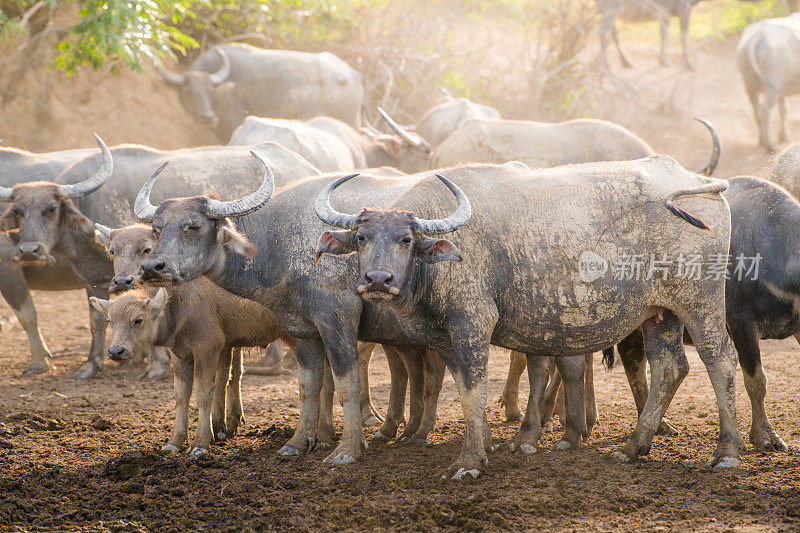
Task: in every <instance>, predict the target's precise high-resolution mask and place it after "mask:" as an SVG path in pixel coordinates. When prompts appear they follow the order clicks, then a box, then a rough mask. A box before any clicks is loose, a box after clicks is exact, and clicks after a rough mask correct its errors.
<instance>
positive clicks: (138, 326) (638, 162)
mask: <svg viewBox="0 0 800 533" xmlns="http://www.w3.org/2000/svg"><path fill="white" fill-rule="evenodd" d="M661 3H663V4H664V6H665V7H663V9H667V10H671V11H674V12H677V13H679V14H681V17H682V20H684V19H685V20H687V21H688V13H689V10H690V8H691V6H692V5H694V3H696V2H688V1H687V2H677V1H676V2H672V3H670V2H661ZM661 3H659V2H654V3H653V4H654V5H656V6H659V5H660V4H661ZM606 4H607V5H606V8H607V11H608V13H606V14H605V18H604V23H603V24H604V26H603V28H604V31H603V40H604V41H603V42H604V45H605V44H607V42H608V39H610V38H611V37H613V38H614V39H616V32H615V31H613V20H614V18H616V17H617V16H622V15H624V13H625V9H627V7H625V6H627V4H625V3H624V2H606ZM684 4H685V5H684ZM601 5H602V3H601ZM659 9H661V8H659ZM796 17H800V15H795V16H790V17H787V18H783V19H771V20H764V21H760V22H757V23H755V24H753V25H751V26H750V27H749V28H748V29H747V30H746V31H745V32H744V34H743V35H742V38H741V43H740V45H739V52H738V53H739V66H740V69H741V71H742V76H743V78H744V83H745V87H746V88H747V92H748V94H749V95H750V98H751V101H752V102H753V108H754V111H755V115H756V119H757V121H758V123H759V129H760V141H759V143H760V144H761V145H763V146H764V147H766V148H768V149H770V150H771V149H773V148H774V142H773V139H772V136H771V135H770V133H769V128H768V125H769V116H770V111H771V109H772V107H774V106H775V105H776V104H777V105H778V106H779V110H780V111H781V118H782V127H781V131H780V140H782V141H783V140H785V138H786V131H785V114H786V106H785V96H786V95H787V94H791V93H793V92H797V91H800V81H799V80H800V69H798V62H797V60H796V56H797V55H798V52H800V18H796ZM663 20H666V19H663ZM604 47H605V46H604ZM620 53H621V52H620ZM664 57H665V56H664V55H663V54H662V59H663V58H664ZM685 58H686V62H687V64H688V63H689V58H688V56H685ZM623 59H624V56H623ZM604 61H605V60H604ZM159 72H160V73H161V75H162V77H163V78H164V80H165V81H166V82H167V83H169V84H170V85H173V86H175V87H177V88H178V90H179V91H180V98H181V102H182V103H183V104H184V106H185V108H186V110H187V111H188V112H189V113H191V114H192V115H193V116H194V117H195V118H196V119H197V121H198V123H199V124H200V125H201V127H212V128H214V130H215V131H216V133H217V134H218V135H219V136H220V138H221V139H224V140H225V141H227V145H226V146H207V147H198V148H185V149H181V150H174V151H160V150H156V149H153V148H149V147H146V146H137V145H120V146H115V147H111V148H108V147H106V145H105V143H104V142H103V141H102V140H101V139H100V138H99V137H97V136H95V137H96V140H97V143H98V145H99V147H100V153H97V152H96V151H94V150H67V151H61V152H51V153H43V154H35V153H31V152H26V151H24V150H20V149H16V148H0V202H4V203H5V207H4V208H3V214H2V216H1V217H0V230H2V232H3V233H2V234H0V292H2V294H3V297H4V298H5V300H6V301H7V302H8V304H9V305H10V307H11V308H12V310H13V311H14V313H15V314H16V316H17V318H18V319H19V322H20V324H21V325H22V327H23V328H24V329H25V331H26V333H27V334H28V339H29V345H30V352H31V361H30V364H29V366H28V367H27V369H26V370H25V372H26V373H29V374H36V373H40V372H45V371H47V370H48V368H49V366H50V363H49V359H50V357H51V354H50V351H49V349H48V347H47V344H46V343H45V341H44V339H43V338H42V336H41V334H40V333H39V328H38V324H37V317H36V311H35V309H34V306H33V301H32V299H31V297H30V293H29V290H30V289H36V290H66V289H76V288H85V289H86V291H87V295H88V297H89V301H90V314H91V320H92V347H91V349H90V353H89V357H88V360H87V362H86V364H85V365H84V366H83V367H82V368H81V369H80V370H79V371H78V372H77V374H76V376H75V377H76V378H79V379H88V378H92V377H93V376H95V375H96V374H97V373H98V372H100V371H102V369H103V366H104V361H105V359H107V358H110V359H112V360H114V361H120V360H126V359H133V358H139V359H142V358H144V359H147V360H148V365H149V367H148V371H147V372H146V374H145V375H146V376H147V377H149V378H153V379H155V378H160V377H162V376H163V375H164V374H165V372H167V371H168V368H169V366H170V365H171V367H172V371H173V373H174V385H175V396H176V402H177V405H176V417H175V425H174V431H173V433H172V436H171V438H170V439H169V441H168V442H167V444H166V445H164V447H163V450H164V451H165V453H167V452H171V453H177V452H180V451H181V450H182V449H183V450H185V451H186V452H187V453H189V454H191V455H203V454H206V453H209V452H210V451H212V452H213V447H212V445H213V443H214V441H216V440H221V439H226V438H231V437H233V436H234V435H235V434H236V433H237V430H238V428H239V425H240V424H241V423H242V422H243V421H244V409H245V408H246V406H243V404H242V398H241V393H240V381H241V376H242V373H243V369H242V351H241V350H242V348H246V347H266V346H267V345H269V344H270V343H272V342H275V341H279V340H281V341H283V342H284V343H285V344H286V345H288V346H289V347H290V349H291V350H292V351H293V352H294V353H295V355H296V358H297V362H298V379H299V387H300V398H301V402H302V405H301V409H300V416H299V420H298V421H297V426H296V430H295V433H294V435H293V436H292V438H291V439H290V440H289V441H288V442H287V443H286V444H285V445H284V446H283V447H282V448H281V449H280V450H279V451H278V453H280V454H282V455H297V454H302V453H305V452H308V451H310V450H311V449H313V448H315V447H322V446H328V445H330V446H332V445H333V444H334V443H333V435H334V430H333V417H332V408H333V399H334V390H336V392H337V393H338V400H339V402H340V403H341V405H342V407H343V411H344V424H343V429H342V434H341V439H340V440H339V443H338V445H337V446H336V447H335V448H333V447H332V451H331V452H330V453H329V454H328V455H327V457H326V458H325V461H328V462H330V463H332V464H343V463H350V462H353V461H356V460H368V459H363V458H361V459H360V456H361V455H362V451H363V449H364V448H365V447H366V441H365V439H364V433H363V430H362V425H363V424H365V423H374V424H380V423H382V426H381V427H380V429H379V430H378V432H377V433H376V434H375V437H374V438H376V439H394V438H397V439H398V441H401V442H407V441H412V442H414V441H416V442H419V441H424V440H425V439H426V438H427V437H428V434H429V432H430V431H431V430H432V429H433V427H434V426H435V423H436V409H437V400H438V396H439V391H440V389H441V386H442V380H443V377H444V373H445V372H444V370H445V368H447V369H448V370H449V371H450V373H451V375H452V377H453V379H454V381H455V384H456V387H457V389H458V393H459V396H460V399H461V405H462V407H463V413H464V418H465V421H466V426H465V433H464V443H463V448H462V451H461V453H460V454H459V456H458V457H457V458H455V460H454V462H453V464H452V465H451V466H450V468H449V469H447V470H446V475H447V476H449V477H452V478H453V479H460V478H462V477H464V476H470V475H471V476H477V475H479V473H480V472H481V471H482V470H484V469H485V468H486V467H487V465H488V457H489V456H488V455H487V452H488V451H490V450H493V449H494V445H493V440H492V435H491V431H490V428H489V425H488V422H487V418H486V413H485V410H486V404H487V374H488V364H489V349H490V346H497V347H501V348H506V349H508V350H511V361H512V364H511V368H510V371H509V378H508V383H507V385H506V391H505V392H504V394H503V403H504V405H505V407H506V416H507V417H508V418H509V419H510V420H517V419H519V418H521V417H522V413H520V411H519V409H518V407H517V395H518V382H519V378H520V375H521V373H522V371H523V370H524V368H525V367H526V365H527V367H528V372H529V377H530V385H531V386H530V396H529V398H528V404H527V409H526V412H525V414H524V420H523V421H522V423H521V427H520V429H519V432H518V433H517V435H516V436H515V437H514V438H513V440H512V441H511V443H510V445H509V448H510V450H511V451H512V452H518V453H526V454H528V453H536V452H537V451H538V449H539V446H540V441H541V436H542V431H543V427H552V424H548V422H549V421H550V420H552V411H553V404H554V403H555V398H556V395H557V394H558V393H559V387H560V386H563V397H564V399H565V410H564V413H563V414H562V417H561V418H562V423H563V425H564V428H565V432H564V436H563V438H562V439H561V441H560V442H559V444H558V446H557V448H558V449H569V448H574V447H577V446H578V445H579V444H580V442H581V441H582V440H585V439H586V438H588V436H589V435H590V433H591V431H592V426H593V425H594V424H595V422H596V421H597V409H596V406H595V403H594V392H593V382H592V373H591V360H592V357H591V354H592V353H594V352H596V351H603V352H604V360H605V362H606V363H607V364H608V365H611V364H613V361H614V359H615V358H616V355H617V354H618V355H619V358H620V360H621V361H622V363H623V364H624V365H625V370H626V373H627V376H628V378H629V381H630V385H631V390H632V392H633V397H634V401H635V403H636V406H637V409H638V411H639V420H638V423H637V425H636V428H635V430H634V431H633V433H632V434H631V436H630V438H629V439H628V440H627V442H626V443H625V444H624V445H623V446H621V447H620V448H619V449H618V450H617V451H615V452H614V453H613V454H612V457H613V458H614V459H615V460H617V461H619V462H630V461H634V460H636V459H637V458H638V457H640V456H642V455H646V454H647V453H648V452H649V450H650V446H651V442H652V440H653V437H654V435H655V434H656V433H657V432H669V431H673V430H674V428H673V427H672V426H671V425H670V424H669V423H668V422H667V421H666V420H665V419H664V418H663V415H664V412H665V411H666V409H667V407H668V406H669V404H670V401H671V400H672V398H673V396H674V394H675V392H676V390H677V388H678V386H679V385H680V383H681V380H682V379H683V377H684V376H685V375H686V373H687V369H688V365H687V360H686V355H685V353H684V343H685V342H686V343H692V344H693V345H694V346H695V347H696V349H697V352H698V354H699V355H700V358H701V359H702V361H703V363H704V365H705V368H706V370H707V372H708V375H709V377H710V380H711V383H712V385H713V388H714V392H715V395H716V399H717V404H718V408H719V417H720V420H719V435H718V444H717V447H716V450H715V452H714V454H713V455H712V457H711V458H710V460H709V465H710V466H715V467H719V468H729V467H736V466H738V465H739V464H740V453H741V451H742V449H743V448H744V446H745V443H744V440H743V438H742V437H741V436H740V434H739V431H738V429H737V419H736V417H737V414H736V408H735V392H734V371H735V369H736V366H737V363H741V366H742V372H743V375H744V383H745V386H746V389H747V392H748V395H749V397H750V401H751V404H752V408H753V418H752V425H751V431H750V434H749V440H750V443H751V444H752V446H754V447H755V448H756V449H758V450H764V451H781V450H784V451H785V450H786V444H785V443H784V442H783V440H782V439H781V437H780V436H779V435H778V433H777V432H776V430H775V429H774V427H773V426H772V424H771V422H770V421H769V418H768V416H767V413H766V410H765V409H764V396H765V394H766V376H765V374H764V370H763V368H762V365H761V354H760V351H759V340H760V339H765V338H786V337H789V336H792V335H794V336H798V339H799V340H800V307H798V306H797V305H796V302H797V301H800V270H798V268H797V264H798V259H800V257H798V255H797V254H798V253H800V252H798V250H800V229H798V228H800V203H798V202H797V200H796V199H795V198H794V197H793V196H792V194H796V193H797V190H798V188H800V178H795V177H794V176H795V175H800V157H798V156H797V155H796V154H797V153H800V149H797V148H795V149H790V150H789V151H787V152H786V154H785V155H784V156H783V157H782V158H780V159H779V160H778V164H777V165H776V168H775V170H774V172H773V177H774V178H773V179H783V181H784V183H785V184H786V185H787V187H789V189H790V190H789V191H788V192H787V190H785V189H783V188H782V187H780V186H778V185H775V184H774V183H771V182H769V181H766V180H762V179H759V178H753V177H738V178H731V179H730V180H721V179H715V178H711V177H709V176H710V175H711V173H712V172H713V171H714V168H715V167H716V165H717V161H718V159H719V157H720V143H719V138H718V136H717V133H716V131H715V130H714V128H713V126H712V125H711V124H710V123H709V122H708V121H706V120H704V119H699V120H700V121H701V122H702V123H703V124H704V125H705V126H706V127H707V128H708V129H709V130H710V132H711V137H712V143H711V150H710V156H709V158H708V161H707V162H706V163H705V165H704V166H703V168H701V169H699V170H697V171H696V172H691V171H687V170H686V169H684V168H683V167H682V166H681V164H679V163H678V162H677V161H675V160H674V159H672V158H671V157H669V156H667V155H658V154H656V153H655V151H654V150H653V149H652V148H651V147H650V146H649V145H648V144H647V143H646V142H645V141H644V140H643V139H641V138H639V137H638V136H637V135H635V134H634V133H632V132H631V131H629V130H627V129H625V128H624V127H622V126H620V125H617V124H614V123H611V122H606V121H600V120H588V119H586V120H575V121H570V122H564V123H558V124H546V123H541V122H531V121H523V120H506V119H503V118H502V117H501V116H500V113H499V112H498V111H497V110H495V109H493V108H491V107H488V106H485V105H479V104H476V103H474V102H471V101H469V100H467V99H465V98H453V97H451V96H448V97H447V98H446V99H445V100H444V101H442V102H441V103H439V104H438V105H436V106H435V107H433V108H432V109H430V110H429V111H428V112H426V113H425V114H424V115H422V116H421V117H420V118H419V120H418V121H417V122H416V123H415V124H414V125H401V124H399V123H398V122H396V121H395V120H393V119H392V117H391V116H389V115H388V114H387V113H386V112H385V111H383V110H382V109H381V110H379V111H380V114H381V115H382V117H383V123H385V124H386V125H387V127H388V131H389V133H386V132H382V131H380V130H379V129H378V128H376V127H375V126H373V125H372V124H370V123H369V122H367V121H366V116H367V114H366V109H365V95H364V87H363V83H362V80H361V75H360V74H359V73H358V72H357V71H356V70H354V69H352V68H351V67H350V66H349V65H347V64H346V63H345V62H344V61H342V60H341V59H339V58H338V57H336V56H334V55H333V54H330V53H327V52H326V53H321V54H309V53H302V52H289V51H279V50H264V49H259V48H254V47H251V46H248V45H243V44H233V45H224V46H219V47H211V48H210V49H209V50H208V51H207V52H206V53H205V54H204V55H202V56H200V57H199V58H198V59H197V60H196V61H195V62H194V63H193V64H192V66H191V67H190V69H189V70H188V71H187V72H185V73H182V74H176V73H174V72H170V71H168V70H166V69H164V68H163V67H161V66H160V65H159ZM760 94H763V96H761V97H759V95H760ZM362 126H363V127H362ZM209 191H214V193H210V192H209ZM726 269H727V270H726ZM107 326H110V329H111V340H110V342H106V330H107V329H108V328H107ZM376 343H379V344H381V345H382V346H383V349H384V352H385V353H386V357H387V361H388V363H389V368H390V371H391V388H390V391H389V405H388V409H387V411H386V414H385V417H381V416H380V415H378V414H377V411H376V410H375V408H374V407H373V406H372V402H371V399H370V395H369V386H368V382H367V378H368V369H369V363H370V355H371V353H372V350H373V348H374V347H375V344H376ZM107 346H108V347H107ZM106 347H107V348H106ZM170 359H171V361H170ZM645 361H647V363H649V365H650V371H651V380H650V383H649V384H648V383H647V382H646V373H645V368H646V364H645ZM548 382H549V383H550V386H549V387H548ZM193 388H195V389H196V391H197V392H196V395H197V397H196V401H197V405H198V409H199V411H198V412H199V420H198V423H197V430H196V432H195V434H194V438H193V440H192V441H191V444H187V443H188V435H189V430H188V428H189V399H190V396H191V393H192V390H193ZM545 389H547V390H545ZM407 391H408V394H409V397H410V410H411V412H410V417H409V418H408V422H407V423H406V424H405V428H404V430H403V432H402V433H401V434H400V436H399V437H398V436H397V432H398V430H399V429H400V427H401V426H402V424H403V422H404V421H405V416H404V411H405V397H406V392H407ZM709 436H710V435H709ZM163 437H164V435H158V434H154V435H153V439H154V440H157V439H162V438H163ZM387 453H390V452H387Z"/></svg>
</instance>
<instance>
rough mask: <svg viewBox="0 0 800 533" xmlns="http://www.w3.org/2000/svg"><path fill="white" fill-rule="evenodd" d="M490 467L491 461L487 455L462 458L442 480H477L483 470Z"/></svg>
mask: <svg viewBox="0 0 800 533" xmlns="http://www.w3.org/2000/svg"><path fill="white" fill-rule="evenodd" d="M488 466H489V459H488V458H487V457H486V455H482V456H477V455H476V456H472V457H468V458H465V457H463V456H462V457H460V458H459V459H458V461H456V462H455V464H454V465H453V466H451V467H450V468H449V469H448V471H447V473H446V474H445V475H443V476H442V479H447V478H450V479H455V480H460V479H465V478H468V477H472V478H476V477H478V476H479V475H480V474H481V470H482V469H484V468H486V467H488Z"/></svg>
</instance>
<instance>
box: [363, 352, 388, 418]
mask: <svg viewBox="0 0 800 533" xmlns="http://www.w3.org/2000/svg"><path fill="white" fill-rule="evenodd" d="M373 350H375V343H372V342H359V343H358V369H359V372H360V374H361V394H360V395H359V398H358V403H359V405H360V406H361V423H362V424H363V425H365V426H379V425H380V424H381V423H382V422H383V417H382V416H381V415H380V413H379V412H378V410H377V409H375V406H374V405H372V397H371V396H370V391H369V362H370V360H371V359H372V352H373Z"/></svg>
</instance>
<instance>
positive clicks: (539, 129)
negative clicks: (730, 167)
mask: <svg viewBox="0 0 800 533" xmlns="http://www.w3.org/2000/svg"><path fill="white" fill-rule="evenodd" d="M697 120H698V121H700V122H701V123H702V124H703V125H704V126H706V128H708V130H709V131H710V133H711V138H712V149H711V155H710V156H709V158H708V161H707V162H706V163H705V165H704V166H703V168H702V169H699V170H697V172H698V173H700V174H706V175H711V174H712V173H713V171H714V169H715V168H716V166H717V162H718V161H719V155H720V141H719V136H718V135H717V132H716V131H715V130H714V127H713V126H712V125H711V123H710V122H708V121H706V120H704V119H697ZM654 154H655V151H654V150H653V149H652V148H651V147H650V146H649V145H648V144H647V143H646V142H645V141H644V140H642V139H641V138H640V137H639V136H638V135H636V134H635V133H633V132H632V131H630V130H628V129H625V128H623V127H622V126H620V125H618V124H614V123H613V122H607V121H605V120H595V119H578V120H569V121H567V122H558V123H546V122H532V121H527V120H468V121H467V122H465V123H464V124H462V125H461V127H460V128H458V129H457V130H456V131H454V132H453V133H452V134H451V135H450V136H449V137H448V138H447V139H446V140H445V141H444V142H443V143H442V144H441V145H439V146H438V147H437V148H436V149H435V150H434V152H433V154H432V155H431V166H432V167H437V168H438V167H445V166H449V165H455V164H459V163H467V162H480V163H504V162H506V161H512V160H516V161H521V162H522V163H525V164H526V165H528V166H529V167H531V168H545V167H554V166H558V165H565V164H571V163H589V162H593V161H627V160H633V159H640V158H642V157H647V156H650V155H654Z"/></svg>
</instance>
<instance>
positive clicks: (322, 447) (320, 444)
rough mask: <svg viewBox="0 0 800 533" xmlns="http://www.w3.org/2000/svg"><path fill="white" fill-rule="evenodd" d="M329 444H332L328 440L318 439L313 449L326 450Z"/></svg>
mask: <svg viewBox="0 0 800 533" xmlns="http://www.w3.org/2000/svg"><path fill="white" fill-rule="evenodd" d="M331 446H333V444H332V443H331V441H329V440H318V441H317V444H316V446H314V449H315V450H327V449H328V448H330V447H331Z"/></svg>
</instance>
